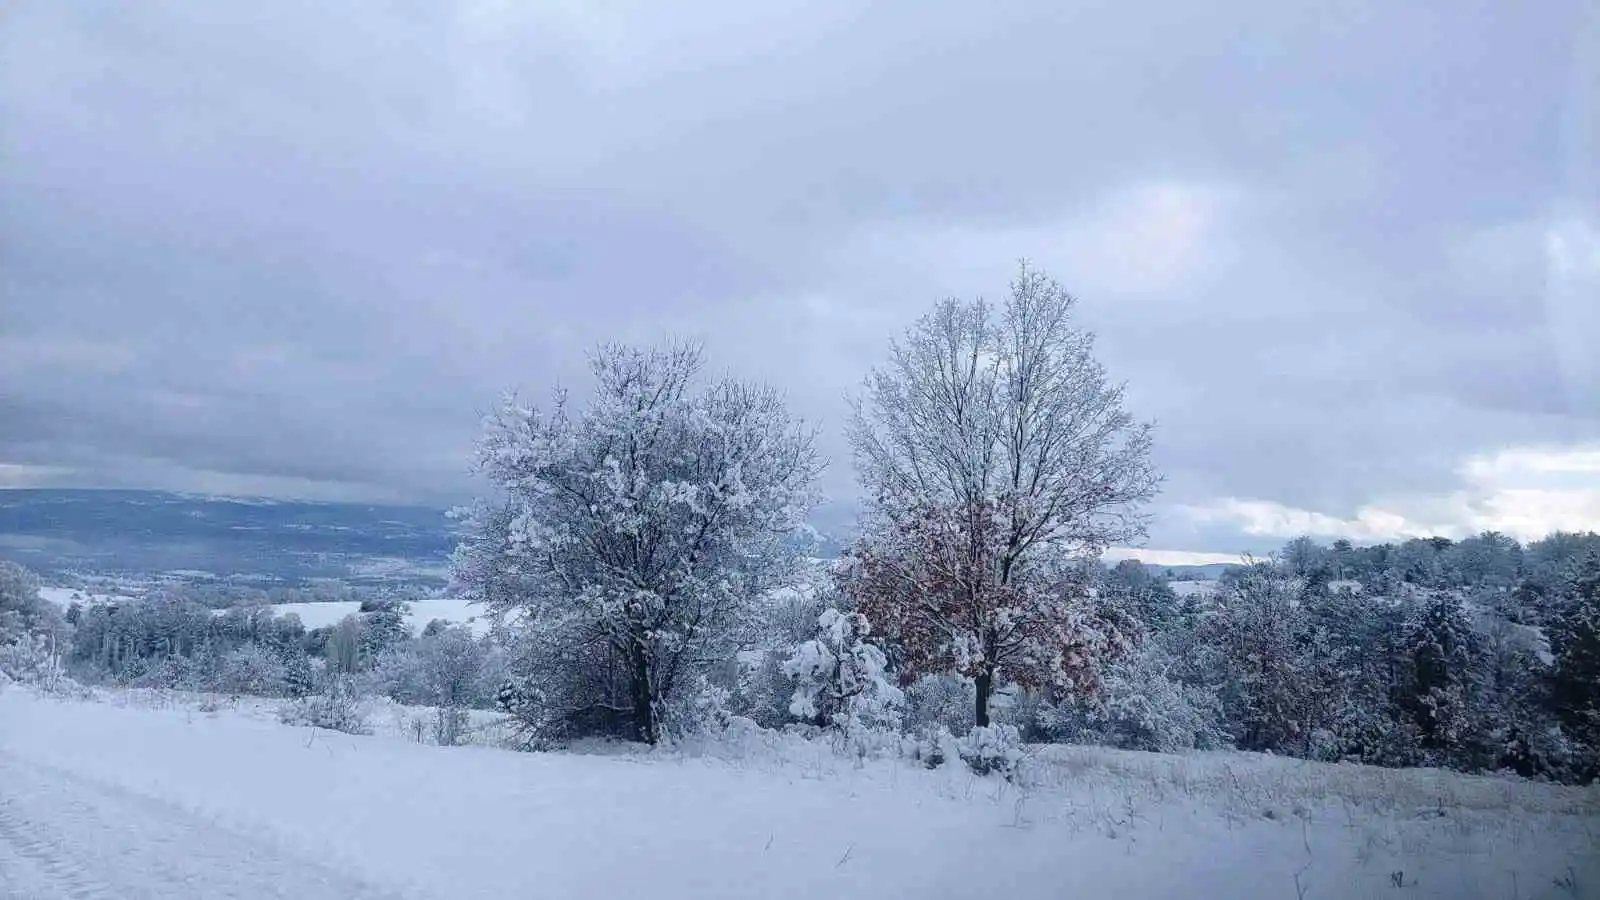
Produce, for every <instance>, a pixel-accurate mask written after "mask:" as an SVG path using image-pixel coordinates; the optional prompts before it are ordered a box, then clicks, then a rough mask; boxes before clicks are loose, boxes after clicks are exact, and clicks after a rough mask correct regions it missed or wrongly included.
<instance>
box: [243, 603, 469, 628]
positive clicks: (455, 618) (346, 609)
mask: <svg viewBox="0 0 1600 900" xmlns="http://www.w3.org/2000/svg"><path fill="white" fill-rule="evenodd" d="M360 609H361V604H360V603H359V602H356V601H354V600H351V601H337V602H331V603H278V604H274V605H273V607H272V611H273V612H274V613H275V614H277V615H280V616H281V615H287V614H290V613H292V614H294V615H296V616H299V617H300V621H301V622H303V623H304V624H305V626H306V627H307V628H322V627H324V626H326V625H337V624H338V623H339V620H340V619H343V618H344V617H345V616H349V615H354V614H355V613H357V612H359V611H360ZM434 619H443V620H445V621H446V622H449V623H451V624H452V625H454V624H463V625H469V626H471V628H472V631H473V633H474V634H477V635H483V634H485V633H487V632H488V630H489V624H490V623H489V617H488V616H487V615H485V614H484V610H483V609H482V608H481V607H477V606H473V605H472V604H470V603H468V602H467V600H466V599H465V598H461V597H428V598H425V599H422V600H410V601H407V613H406V624H407V625H408V626H409V627H410V628H411V633H412V634H417V633H420V632H421V631H422V629H424V628H426V627H427V625H428V623H429V622H431V621H433V620H434Z"/></svg>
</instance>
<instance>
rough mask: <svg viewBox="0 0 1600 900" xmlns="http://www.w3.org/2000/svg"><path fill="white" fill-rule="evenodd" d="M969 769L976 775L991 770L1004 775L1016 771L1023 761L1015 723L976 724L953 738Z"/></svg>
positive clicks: (1007, 775)
mask: <svg viewBox="0 0 1600 900" xmlns="http://www.w3.org/2000/svg"><path fill="white" fill-rule="evenodd" d="M956 748H957V750H958V752H959V753H960V754H961V759H962V761H963V762H965V763H966V764H967V766H968V768H970V769H972V771H973V772H975V773H977V774H979V775H987V774H989V773H990V772H994V773H996V774H999V775H1001V776H1003V777H1005V778H1008V779H1009V778H1011V777H1012V776H1014V775H1015V774H1016V771H1017V766H1018V765H1019V764H1020V763H1021V762H1022V759H1023V752H1022V736H1021V735H1020V734H1019V733H1018V732H1017V729H1016V726H1014V725H979V726H976V727H975V728H973V729H972V730H971V731H969V732H967V734H966V735H964V736H963V737H961V738H958V739H957V741H956Z"/></svg>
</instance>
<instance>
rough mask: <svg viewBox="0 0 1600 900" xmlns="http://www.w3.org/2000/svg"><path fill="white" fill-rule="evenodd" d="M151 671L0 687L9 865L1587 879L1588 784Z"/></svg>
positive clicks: (109, 879) (992, 880)
mask: <svg viewBox="0 0 1600 900" xmlns="http://www.w3.org/2000/svg"><path fill="white" fill-rule="evenodd" d="M150 696H151V695H150V694H147V693H146V694H140V693H136V692H109V693H104V692H103V693H102V694H101V697H102V698H103V699H102V702H84V701H78V700H60V699H47V698H40V697H38V696H36V695H34V694H32V693H31V692H29V691H26V690H24V689H21V688H18V687H14V686H13V687H11V688H9V689H5V690H0V725H3V727H0V796H3V799H4V802H3V803H0V873H3V874H4V875H5V877H6V878H9V879H11V883H10V884H8V885H7V888H9V889H10V890H11V892H12V893H15V894H18V895H20V896H26V897H30V898H38V900H48V898H53V897H99V896H106V897H129V898H138V897H162V898H171V900H187V898H200V897H207V898H209V897H220V896H234V897H280V896H295V897H300V898H308V900H316V898H324V897H328V898H331V897H375V898H376V897H383V898H396V900H399V898H409V900H429V898H490V897H494V898H499V897H540V898H576V897H628V896H649V897H652V898H658V900H674V898H741V900H744V898H751V897H764V898H766V897H771V898H804V900H813V898H816V897H820V896H826V897H844V898H849V897H871V898H884V897H920V898H947V897H948V898H961V900H973V898H987V897H1006V898H1045V897H1049V898H1055V897H1063V896H1085V897H1116V898H1118V900H1149V898H1174V897H1195V898H1229V900H1235V898H1237V900H1253V898H1260V900H1281V898H1284V897H1290V898H1303V900H1327V898H1340V900H1343V898H1363V897H1372V898H1406V900H1410V898H1451V900H1457V898H1460V900H1470V898H1480V897H1481V898H1493V900H1503V898H1510V897H1517V898H1523V900H1535V898H1558V897H1559V898H1566V897H1587V896H1597V895H1596V893H1595V887H1596V885H1600V881H1597V880H1596V879H1600V866H1597V863H1600V860H1597V858H1596V857H1595V855H1594V854H1593V849H1594V836H1595V832H1594V829H1595V826H1596V825H1597V824H1600V819H1597V815H1600V793H1597V792H1596V790H1594V789H1588V790H1583V789H1577V788H1569V787H1560V786H1554V785H1543V784H1535V783H1530V782H1522V781H1515V780H1502V779H1493V778H1475V777H1470V776H1463V775H1458V774H1453V773H1447V772H1441V771H1434V770H1412V771H1396V770H1382V769H1368V768H1363V767H1358V766H1329V765H1322V764H1318V763H1307V762H1301V761H1297V760H1288V759H1276V758H1272V757H1266V756H1255V755H1246V754H1236V753H1217V754H1198V755H1190V756H1161V755H1155V754H1142V753H1127V752H1119V751H1109V750H1102V749H1096V748H1073V747H1050V748H1044V749H1042V750H1041V752H1040V753H1039V754H1038V759H1037V761H1036V764H1035V769H1034V771H1035V776H1034V777H1033V783H1032V784H1031V786H1030V787H1028V788H1026V789H1022V788H1019V787H1016V786H1014V785H1011V784H1008V783H1006V782H1004V781H1002V780H1000V779H998V778H995V777H992V776H991V777H982V778H980V777H977V776H974V775H972V774H971V773H969V772H967V771H966V770H965V769H964V768H962V767H960V766H945V767H942V768H940V769H937V770H932V771H930V770H927V769H924V768H922V767H920V766H918V765H916V764H913V763H910V762H906V761H899V760H871V761H865V762H860V763H857V762H855V761H852V760H850V759H846V758H843V757H841V756H838V755H836V754H835V753H834V752H833V751H832V750H831V749H830V748H829V746H828V745H827V744H826V742H815V743H807V742H803V741H800V740H799V739H797V738H794V737H792V736H782V735H774V734H771V733H763V734H751V733H748V732H746V733H742V734H739V735H730V736H724V737H723V738H722V739H720V740H718V741H716V742H712V743H709V744H706V745H705V746H703V747H700V748H698V749H699V751H701V752H700V753H699V755H696V753H695V752H691V751H693V750H694V749H695V748H690V749H689V750H687V751H686V750H680V751H678V752H659V751H658V752H656V753H643V752H629V751H621V750H619V751H615V752H613V753H611V754H579V753H546V754H524V753H514V752H510V751H505V750H497V749H490V748H485V747H457V748H440V747H434V746H428V745H423V744H418V743H415V742H411V741H407V740H405V739H402V738H399V737H393V736H376V737H351V736H348V735H342V734H336V733H331V732H324V731H312V730H309V729H305V728H298V729H297V728H290V727H287V726H283V725H279V724H278V723H277V722H275V721H273V720H271V719H270V713H269V711H267V710H266V708H265V705H264V704H265V702H247V703H245V704H241V706H240V707H239V708H237V709H229V708H223V709H221V710H217V711H213V712H204V711H202V710H201V709H199V708H196V707H194V706H191V705H185V704H182V703H179V704H176V705H167V706H164V707H162V708H149V706H148V704H149V698H150ZM102 813H109V815H103V814H102ZM0 893H3V891H0Z"/></svg>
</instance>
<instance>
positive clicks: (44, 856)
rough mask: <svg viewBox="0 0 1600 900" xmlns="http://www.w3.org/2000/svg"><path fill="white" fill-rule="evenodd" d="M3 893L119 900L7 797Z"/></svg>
mask: <svg viewBox="0 0 1600 900" xmlns="http://www.w3.org/2000/svg"><path fill="white" fill-rule="evenodd" d="M8 774H9V773H8ZM0 890H4V891H6V893H5V894H0V896H4V897H6V898H8V900H10V898H14V900H22V898H24V897H26V898H29V900H35V898H36V900H117V895H116V894H115V893H113V892H112V891H111V888H110V887H109V886H107V885H106V884H104V883H102V882H100V881H97V880H95V879H94V878H91V877H89V875H88V873H86V872H85V871H84V870H83V868H82V867H81V866H79V865H77V864H75V863H74V862H73V860H72V859H71V858H70V857H69V856H68V855H66V854H65V853H63V852H62V849H61V846H60V845H59V844H56V843H54V842H52V841H50V840H47V839H46V838H45V831H44V829H42V828H41V827H40V826H39V824H38V823H34V822H29V821H27V820H25V819H23V818H22V817H21V816H20V815H18V813H17V811H16V809H15V804H14V803H13V802H12V801H11V800H9V799H7V798H5V797H0ZM46 891H48V892H49V893H44V892H46Z"/></svg>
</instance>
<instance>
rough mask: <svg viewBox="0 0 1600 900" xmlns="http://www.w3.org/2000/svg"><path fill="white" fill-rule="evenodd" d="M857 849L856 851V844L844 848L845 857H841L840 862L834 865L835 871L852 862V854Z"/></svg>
mask: <svg viewBox="0 0 1600 900" xmlns="http://www.w3.org/2000/svg"><path fill="white" fill-rule="evenodd" d="M855 849H856V845H855V844H851V845H850V846H848V847H846V848H844V855H843V856H841V857H839V861H838V862H836V863H834V864H833V867H834V868H835V869H837V868H839V867H840V866H842V865H844V864H845V863H847V862H849V861H850V854H851V853H853V852H854V851H855Z"/></svg>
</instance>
